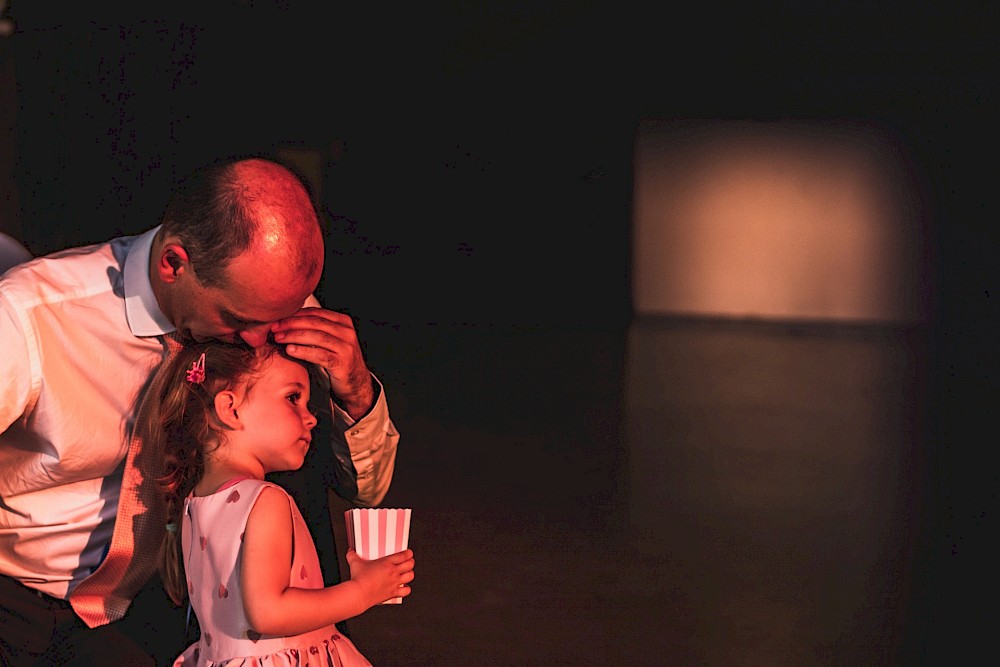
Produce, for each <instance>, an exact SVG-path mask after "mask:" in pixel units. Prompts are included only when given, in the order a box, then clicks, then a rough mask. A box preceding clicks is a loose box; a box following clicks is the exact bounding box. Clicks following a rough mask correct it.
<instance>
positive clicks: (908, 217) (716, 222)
mask: <svg viewBox="0 0 1000 667" xmlns="http://www.w3.org/2000/svg"><path fill="white" fill-rule="evenodd" d="M914 192H915V184H914V183H913V182H912V180H911V178H910V177H909V176H908V175H907V173H906V170H905V165H904V164H902V162H901V160H900V158H899V157H898V155H897V154H896V153H894V152H893V150H892V145H891V143H890V142H888V141H886V140H885V138H884V137H882V136H879V135H878V134H877V133H873V132H871V131H870V130H866V129H864V128H860V129H859V128H853V127H836V128H830V127H822V126H819V125H818V124H815V125H809V124H803V123H794V124H793V123H768V124H763V123H725V122H717V123H708V124H706V123H699V124H696V125H693V124H679V123H646V124H644V125H643V126H642V127H641V128H640V132H639V134H638V140H637V144H636V155H635V201H634V204H635V205H634V251H633V257H634V267H633V268H634V273H633V290H634V293H633V303H634V306H635V309H636V312H637V313H638V314H671V315H676V314H695V315H716V316H726V317H751V318H773V319H785V320H830V319H832V320H850V321H876V322H918V321H922V320H924V319H926V317H927V315H928V312H927V311H928V308H929V297H930V295H929V293H927V291H926V290H925V289H922V285H924V284H926V282H927V281H926V276H925V275H923V273H924V272H925V270H926V268H925V263H924V258H923V255H924V252H925V245H924V243H925V241H924V237H925V232H924V227H925V225H924V221H923V219H922V217H921V216H922V211H921V210H920V209H919V207H918V206H917V205H916V202H917V198H916V195H915V194H914Z"/></svg>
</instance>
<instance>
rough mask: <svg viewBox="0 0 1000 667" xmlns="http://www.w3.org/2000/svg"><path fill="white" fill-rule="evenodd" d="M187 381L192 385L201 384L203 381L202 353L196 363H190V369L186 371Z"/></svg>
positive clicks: (203, 359)
mask: <svg viewBox="0 0 1000 667" xmlns="http://www.w3.org/2000/svg"><path fill="white" fill-rule="evenodd" d="M187 381H188V382H191V383H192V384H201V383H202V382H204V381H205V353H204V352H202V353H201V356H200V357H198V361H195V362H192V363H191V368H190V369H188V371H187Z"/></svg>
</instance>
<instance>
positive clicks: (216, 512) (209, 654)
mask: <svg viewBox="0 0 1000 667" xmlns="http://www.w3.org/2000/svg"><path fill="white" fill-rule="evenodd" d="M269 486H270V487H273V488H275V489H279V490H281V492H282V493H283V494H285V496H286V497H288V506H289V508H290V509H291V513H292V530H293V538H292V539H293V556H292V566H291V568H290V570H289V574H288V583H289V585H291V586H295V587H297V588H322V587H323V576H322V572H321V571H320V566H319V557H318V556H317V555H316V547H315V545H314V544H313V541H312V536H311V535H310V534H309V529H308V528H306V524H305V521H304V520H303V519H302V514H301V513H299V508H298V507H297V506H296V505H295V501H294V500H292V498H291V497H290V496H288V494H287V493H285V490H284V489H282V488H281V487H280V486H276V485H274V484H271V483H269V482H263V481H260V480H256V479H244V480H240V481H238V482H236V483H235V484H231V485H227V486H224V487H223V488H222V489H220V490H219V491H217V492H215V493H213V494H212V495H209V496H202V497H194V496H192V497H189V498H188V499H187V500H186V501H185V504H184V521H183V523H182V526H181V540H182V545H183V550H184V569H185V572H186V574H187V579H188V592H189V593H190V597H191V604H192V606H193V607H194V611H195V613H196V614H197V615H198V621H199V623H200V624H201V638H200V639H199V640H198V641H197V642H196V643H194V644H192V645H191V646H189V647H188V648H187V650H186V651H184V653H183V654H181V655H180V656H179V657H178V658H177V660H175V661H174V667H178V666H180V665H183V667H191V666H197V667H219V666H222V665H225V666H226V667H272V666H278V665H280V666H286V665H287V666H290V667H291V666H300V665H309V666H313V665H323V666H324V667H330V666H336V667H371V663H370V662H368V660H366V659H365V657H364V656H363V655H361V653H360V652H358V649H357V648H355V646H354V644H353V643H351V641H350V640H349V639H348V638H347V637H344V636H343V635H342V634H340V633H339V632H338V631H337V628H336V626H333V625H330V626H328V627H325V628H321V629H319V630H314V631H313V632H308V633H306V634H302V635H292V636H286V637H282V636H274V635H261V634H260V633H258V632H256V631H255V630H254V629H253V628H251V627H250V624H249V623H248V622H247V618H246V614H245V613H244V611H243V596H242V594H241V592H240V565H241V563H242V561H241V558H240V551H241V549H240V548H241V546H242V540H243V532H244V531H245V530H246V525H247V518H248V517H249V516H250V510H251V509H253V506H254V503H255V502H256V501H257V497H258V496H259V495H260V492H261V491H263V490H264V488H265V487H269Z"/></svg>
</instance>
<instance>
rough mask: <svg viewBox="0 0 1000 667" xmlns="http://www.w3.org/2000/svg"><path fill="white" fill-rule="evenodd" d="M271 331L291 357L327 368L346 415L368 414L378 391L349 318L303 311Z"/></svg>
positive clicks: (284, 320) (287, 318) (308, 309)
mask: <svg viewBox="0 0 1000 667" xmlns="http://www.w3.org/2000/svg"><path fill="white" fill-rule="evenodd" d="M271 331H272V333H273V334H274V340H275V341H276V342H278V343H281V344H283V345H287V348H286V351H287V352H288V356H290V357H295V358H296V359H302V360H303V361H308V362H311V363H314V364H316V365H318V366H322V367H323V368H325V369H326V371H327V373H328V374H329V375H330V389H331V390H332V391H333V394H334V396H335V397H336V399H337V400H338V401H339V402H340V403H341V405H342V406H343V408H344V410H345V411H346V412H347V414H349V415H350V416H351V417H352V418H353V419H360V418H361V417H364V416H365V414H367V412H368V411H369V410H370V409H371V407H372V404H373V403H374V402H375V390H374V389H373V387H372V379H371V372H370V371H369V370H368V366H367V365H366V364H365V360H364V357H363V356H362V354H361V345H360V344H359V343H358V334H357V332H356V331H355V330H354V322H353V321H352V320H351V318H350V317H349V316H347V315H344V314H343V313H335V312H333V311H331V310H324V309H323V308H303V309H302V310H300V311H299V312H297V313H295V314H294V315H292V316H291V317H286V318H285V319H283V320H278V321H277V322H275V323H274V324H272V325H271Z"/></svg>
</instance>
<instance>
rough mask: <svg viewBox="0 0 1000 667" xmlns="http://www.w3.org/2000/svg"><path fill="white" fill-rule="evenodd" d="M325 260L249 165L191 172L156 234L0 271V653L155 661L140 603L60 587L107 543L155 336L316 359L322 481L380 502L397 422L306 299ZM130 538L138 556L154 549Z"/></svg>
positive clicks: (1, 657)
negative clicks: (91, 612) (322, 388)
mask: <svg viewBox="0 0 1000 667" xmlns="http://www.w3.org/2000/svg"><path fill="white" fill-rule="evenodd" d="M323 258H324V250H323V238H322V233H321V231H320V228H319V222H318V218H317V215H316V212H315V209H314V208H313V205H312V202H311V199H310V197H309V194H308V192H307V190H306V189H305V187H304V186H303V184H302V182H301V181H300V180H299V179H298V178H297V177H296V176H295V175H294V174H293V173H292V172H290V171H289V170H287V169H285V168H284V167H282V166H280V165H278V164H276V163H274V162H271V161H268V160H263V159H249V160H240V161H235V162H231V163H223V164H219V165H214V166H211V167H209V168H207V169H204V170H201V171H199V172H197V173H196V174H195V175H193V176H192V178H190V179H189V180H188V181H187V182H186V183H185V184H184V185H183V187H182V188H181V189H180V190H179V192H178V193H177V194H176V195H175V196H174V197H173V198H172V200H171V202H170V204H168V206H167V209H166V211H165V213H164V215H163V219H162V221H161V226H159V227H157V228H154V229H152V230H149V231H148V232H146V233H144V234H142V235H140V236H135V237H126V238H120V239H115V240H113V241H110V242H108V243H104V244H101V245H96V246H90V247H85V248H78V249H73V250H68V251H63V252H60V253H55V254H53V255H50V256H48V257H44V258H40V259H36V260H34V261H31V262H28V263H26V264H23V265H21V266H18V267H15V268H13V269H11V270H10V271H9V272H8V273H6V274H5V275H4V276H3V277H2V279H0V340H2V341H3V352H2V354H0V378H3V381H2V382H0V664H3V665H7V664H11V665H20V664H65V663H66V662H67V661H69V660H73V661H76V662H75V664H81V665H84V664H97V663H98V662H100V663H101V664H115V665H126V664H137V665H138V664H155V663H154V661H153V659H152V658H151V656H150V655H149V653H150V649H149V648H148V646H144V644H145V643H148V642H146V640H147V639H148V637H145V636H144V635H148V634H150V633H172V632H173V629H172V628H170V627H165V628H156V627H154V628H148V627H143V626H142V625H141V624H140V627H138V628H136V627H135V624H134V623H133V624H131V625H130V624H129V621H130V617H133V616H135V615H136V614H137V613H138V611H139V610H137V609H135V607H137V606H141V605H138V604H136V605H133V608H132V609H131V610H130V611H129V612H128V614H126V615H125V618H124V620H122V621H117V620H116V619H115V618H104V617H103V616H102V617H101V618H100V619H98V620H96V621H94V620H93V619H91V618H90V616H88V615H87V614H83V616H84V617H86V618H88V621H87V622H84V621H82V620H81V618H79V617H78V614H81V613H82V612H80V610H79V600H78V597H82V596H74V592H79V591H78V587H80V585H81V582H85V581H87V578H88V577H89V576H90V575H91V573H92V572H93V571H94V570H95V569H97V567H98V565H99V564H100V563H101V561H102V559H104V558H105V554H106V552H107V550H108V545H109V542H110V540H111V536H112V532H113V529H114V524H115V518H116V512H117V509H118V499H119V495H120V493H122V491H121V488H122V475H123V467H124V466H123V462H124V460H125V457H126V454H127V452H128V449H129V446H130V444H129V442H130V434H131V431H132V428H131V426H132V425H131V424H130V423H129V422H130V420H132V419H134V418H135V410H136V407H137V405H138V403H139V400H138V398H137V397H139V396H140V393H141V389H142V388H143V386H144V385H145V384H146V383H147V382H148V381H149V380H150V378H151V376H152V374H153V373H155V369H156V368H157V367H158V366H159V364H160V363H161V360H162V359H163V358H164V357H165V354H166V350H168V349H169V344H168V341H166V339H165V336H166V335H167V334H173V333H174V332H176V334H177V335H179V336H180V337H181V338H185V337H187V338H193V339H196V340H203V339H208V338H217V339H220V340H223V341H226V342H231V343H239V342H241V341H242V342H245V343H246V344H249V345H252V346H259V345H261V344H263V343H264V342H265V341H267V339H268V337H269V336H270V337H273V338H274V340H276V341H277V342H279V343H282V344H287V346H288V347H287V350H288V353H289V354H290V355H292V356H295V357H299V358H301V359H304V360H306V361H309V362H312V363H315V364H317V365H318V366H320V367H321V368H323V369H325V370H326V375H327V376H328V377H329V390H330V397H331V399H332V403H333V405H330V406H327V407H328V409H329V410H330V414H331V415H332V421H333V424H332V425H331V437H330V442H331V445H332V447H330V448H313V449H314V450H316V449H326V450H327V458H326V460H327V461H328V465H329V466H332V467H335V468H337V470H336V471H335V473H336V474H335V475H333V476H331V475H329V474H326V473H324V474H326V479H328V480H332V481H331V482H330V484H331V485H336V486H338V487H339V490H340V493H342V494H344V495H348V496H353V497H349V499H351V500H353V501H354V502H356V503H358V504H362V505H374V504H377V503H378V502H380V501H381V500H382V498H383V497H384V496H385V493H386V491H387V489H388V486H389V483H390V481H391V478H392V472H393V465H394V461H395V452H396V444H397V441H398V434H397V433H396V430H395V428H394V426H393V424H392V422H391V420H390V419H389V415H388V408H387V405H386V402H385V397H384V395H383V393H382V391H381V386H380V385H379V384H378V382H377V381H376V380H375V378H374V377H373V376H372V375H371V373H370V372H369V370H368V368H367V366H366V364H365V361H364V359H363V357H362V354H361V349H360V346H359V343H358V338H357V335H356V332H355V330H354V326H353V324H352V322H351V320H350V318H349V317H347V316H345V315H342V314H339V313H334V312H331V311H327V310H324V309H322V308H320V307H319V304H318V302H317V301H316V299H315V298H314V297H313V296H312V294H313V292H314V290H315V289H316V286H317V285H318V283H319V279H320V275H321V273H322V268H323ZM303 304H305V307H303ZM140 451H141V450H140ZM331 453H332V456H331V455H330V454H331ZM307 463H308V462H307ZM345 492H346V493H345ZM150 505H152V501H150ZM326 532H327V533H329V532H330V529H329V522H328V519H327V523H326ZM160 537H162V534H161V535H160ZM136 539H137V541H138V538H136ZM146 542H147V543H142V544H138V543H137V544H136V545H135V552H136V553H137V554H139V553H149V551H150V550H153V551H154V552H155V550H156V549H157V547H158V543H155V544H154V543H148V542H150V540H146ZM317 546H319V545H317ZM134 562H135V563H138V562H139V560H138V559H136V560H135V561H134ZM134 567H140V566H139V565H138V564H136V565H134ZM326 567H330V566H329V565H327V566H326ZM130 569H131V568H130ZM133 571H139V570H133ZM328 574H329V573H328ZM86 588H87V586H86V585H85V586H84V587H83V588H82V589H80V590H83V589H86ZM160 597H161V598H162V596H160ZM74 605H76V606H77V607H76V609H74ZM109 608H110V605H109ZM107 615H108V616H111V617H113V616H114V614H113V613H111V612H108V614H107ZM90 626H93V627H90ZM181 632H183V626H182V627H181ZM129 635H131V637H130V636H129ZM184 641H185V639H184V637H182V636H180V637H177V639H176V640H172V641H169V642H168V645H171V646H174V645H176V646H180V647H183V644H184ZM160 657H161V659H162V657H163V656H160Z"/></svg>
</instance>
